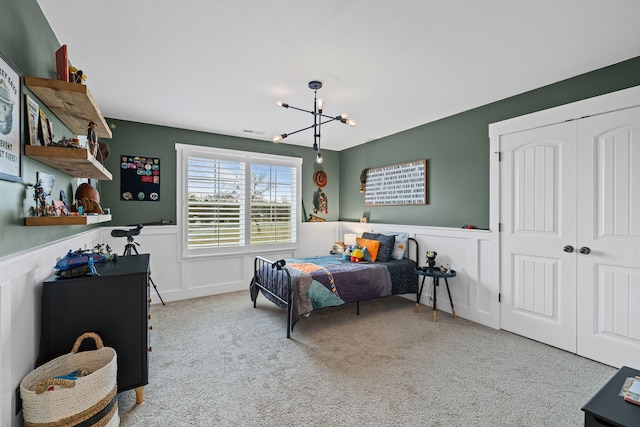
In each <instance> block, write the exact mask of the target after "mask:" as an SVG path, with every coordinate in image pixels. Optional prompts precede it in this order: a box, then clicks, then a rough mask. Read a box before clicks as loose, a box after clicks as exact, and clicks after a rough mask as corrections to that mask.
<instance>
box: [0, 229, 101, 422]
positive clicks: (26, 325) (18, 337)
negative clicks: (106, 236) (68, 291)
mask: <svg viewBox="0 0 640 427" xmlns="http://www.w3.org/2000/svg"><path fill="white" fill-rule="evenodd" d="M100 241H101V231H100V229H94V230H90V231H88V232H86V233H80V234H76V235H74V236H72V237H70V238H68V239H63V240H59V241H54V242H50V243H47V244H46V245H43V246H40V247H36V248H31V249H29V250H27V251H23V252H19V253H16V254H13V255H10V256H7V257H3V258H2V259H0V278H1V279H0V425H2V426H15V427H17V426H21V425H23V422H22V413H20V414H19V415H18V416H15V415H14V414H15V408H16V388H17V387H18V386H19V385H20V382H21V381H22V378H24V376H25V375H26V374H28V373H29V372H31V371H32V370H33V369H34V367H35V361H36V359H37V357H38V351H39V348H40V298H41V295H42V282H43V281H44V280H45V279H47V278H48V277H49V276H51V275H52V274H53V267H54V266H55V264H56V262H57V261H58V259H60V258H62V257H63V256H64V255H65V254H66V253H67V252H68V251H69V250H70V249H71V250H76V249H79V248H82V249H89V248H92V247H94V246H95V245H96V244H98V243H99V242H100ZM72 345H73V343H72ZM69 351H71V347H69Z"/></svg>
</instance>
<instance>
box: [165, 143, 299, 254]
mask: <svg viewBox="0 0 640 427" xmlns="http://www.w3.org/2000/svg"><path fill="white" fill-rule="evenodd" d="M176 151H177V156H176V158H177V171H178V174H177V176H178V179H177V186H178V188H177V194H178V197H177V204H178V206H177V211H178V224H179V225H180V230H181V238H182V246H183V250H182V254H183V257H191V256H205V255H213V254H224V253H241V252H242V253H247V252H248V253H250V252H252V251H264V250H269V249H273V250H283V249H295V248H296V244H297V230H298V222H299V221H300V219H301V218H300V217H299V215H298V203H299V200H300V197H299V194H300V186H301V183H300V179H299V177H300V172H301V169H302V159H299V158H294V157H285V156H275V155H269V154H260V153H249V152H244V151H235V150H224V149H219V148H210V147H199V146H191V145H184V144H176Z"/></svg>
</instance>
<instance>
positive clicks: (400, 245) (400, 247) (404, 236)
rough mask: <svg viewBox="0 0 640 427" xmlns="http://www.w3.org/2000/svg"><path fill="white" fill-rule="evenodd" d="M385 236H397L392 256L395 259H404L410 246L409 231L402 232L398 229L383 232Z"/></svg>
mask: <svg viewBox="0 0 640 427" xmlns="http://www.w3.org/2000/svg"><path fill="white" fill-rule="evenodd" d="M381 234H384V235H385V236H396V242H395V244H394V245H393V252H392V253H391V258H393V259H402V258H404V255H405V253H407V250H408V247H409V233H400V232H398V231H388V232H386V233H381Z"/></svg>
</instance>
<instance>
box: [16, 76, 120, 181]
mask: <svg viewBox="0 0 640 427" xmlns="http://www.w3.org/2000/svg"><path fill="white" fill-rule="evenodd" d="M63 83H64V82H63ZM74 84H78V83H74ZM24 154H25V155H26V156H27V157H31V158H32V159H35V160H37V161H39V162H40V163H44V164H45V165H48V166H51V167H52V168H55V169H58V170H59V171H62V172H64V173H66V174H69V175H71V176H74V177H77V178H91V179H100V180H105V181H111V180H112V179H113V176H112V175H111V172H109V171H108V170H107V169H106V168H105V167H104V165H103V164H102V163H100V162H99V161H97V160H96V158H95V157H93V156H92V155H91V154H90V153H89V151H88V150H86V149H83V148H68V147H50V146H40V145H25V146H24Z"/></svg>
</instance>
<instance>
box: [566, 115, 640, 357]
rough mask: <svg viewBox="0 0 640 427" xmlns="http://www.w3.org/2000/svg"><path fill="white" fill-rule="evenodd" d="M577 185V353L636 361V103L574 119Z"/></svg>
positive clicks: (639, 346)
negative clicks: (608, 111)
mask: <svg viewBox="0 0 640 427" xmlns="http://www.w3.org/2000/svg"><path fill="white" fill-rule="evenodd" d="M577 184H578V210H577V222H578V239H577V246H578V249H580V248H588V250H589V253H588V254H585V253H578V254H577V259H578V271H577V279H578V280H577V286H578V294H577V295H578V354H580V355H582V356H585V357H588V358H591V359H595V360H598V361H600V362H603V363H606V364H608V365H612V366H615V367H619V366H622V365H630V366H637V365H638V363H640V107H636V108H629V109H625V110H620V111H616V112H612V113H607V114H601V115H597V116H593V117H589V118H586V119H582V120H579V121H578V183H577ZM582 251H583V252H587V249H582Z"/></svg>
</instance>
